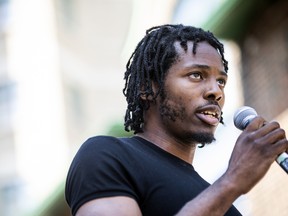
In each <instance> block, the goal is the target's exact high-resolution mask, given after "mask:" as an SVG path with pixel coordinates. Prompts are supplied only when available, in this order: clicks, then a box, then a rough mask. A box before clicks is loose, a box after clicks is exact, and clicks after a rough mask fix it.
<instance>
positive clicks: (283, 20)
mask: <svg viewBox="0 0 288 216" xmlns="http://www.w3.org/2000/svg"><path fill="white" fill-rule="evenodd" d="M241 49H242V67H243V71H242V79H243V90H244V101H245V102H244V103H245V105H248V106H252V107H254V108H255V109H256V110H257V111H258V113H259V114H261V115H262V116H264V117H266V118H267V120H273V119H275V118H277V116H278V115H279V114H281V113H282V117H280V119H277V120H279V121H280V122H281V121H282V120H283V119H284V118H285V121H284V120H283V121H282V122H283V124H284V123H285V122H286V121H287V120H288V118H287V116H288V1H286V0H280V1H274V3H273V4H272V5H271V6H270V7H269V8H267V9H266V10H264V11H262V13H261V14H260V15H259V16H257V18H256V19H255V20H251V25H250V26H249V27H248V31H247V33H246V36H245V39H244V40H243V42H242V44H241ZM285 110H286V112H284V111H285ZM283 113H285V115H284V114H283ZM283 116H284V117H283ZM287 123H288V122H287ZM287 123H286V125H285V124H284V125H285V126H283V124H281V125H282V127H284V129H286V130H287V132H288V126H287V125H288V124H287ZM287 134H288V133H287ZM248 198H249V200H250V201H251V210H252V213H251V215H253V216H260V215H261V216H265V215H267V216H271V215H277V216H284V215H288V203H287V198H288V176H287V174H286V173H285V172H284V171H282V170H281V168H280V167H279V166H278V165H277V164H276V163H274V164H273V165H272V167H271V169H270V170H269V172H268V173H267V175H266V176H265V177H264V179H263V180H261V182H260V183H259V184H258V185H257V186H256V187H255V188H254V189H253V190H252V191H251V192H249V194H248Z"/></svg>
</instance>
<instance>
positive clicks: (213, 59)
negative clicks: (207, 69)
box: [174, 41, 224, 71]
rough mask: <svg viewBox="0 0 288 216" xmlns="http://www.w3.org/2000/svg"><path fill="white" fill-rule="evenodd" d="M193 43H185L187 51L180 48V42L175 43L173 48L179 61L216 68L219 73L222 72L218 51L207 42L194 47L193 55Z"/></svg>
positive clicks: (221, 62) (222, 67) (222, 66)
mask: <svg viewBox="0 0 288 216" xmlns="http://www.w3.org/2000/svg"><path fill="white" fill-rule="evenodd" d="M193 45H194V42H192V41H189V42H187V51H185V50H184V49H183V47H181V45H180V42H178V41H177V42H175V44H174V46H175V49H176V52H177V53H178V56H179V59H178V60H180V61H183V60H184V61H188V60H189V62H193V63H194V64H200V65H207V66H211V67H216V68H218V69H219V70H221V71H224V65H223V61H222V58H221V55H220V54H219V53H218V51H217V50H216V49H215V48H214V47H212V46H211V45H210V44H209V43H207V42H199V43H197V46H196V53H195V54H194V53H193V51H192V49H193Z"/></svg>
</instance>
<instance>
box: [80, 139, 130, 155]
mask: <svg viewBox="0 0 288 216" xmlns="http://www.w3.org/2000/svg"><path fill="white" fill-rule="evenodd" d="M122 148H125V144H124V143H123V142H122V141H121V139H120V138H116V137H112V136H94V137H90V138H89V139H87V140H86V141H85V142H84V143H83V144H82V145H81V146H80V148H79V151H78V153H77V154H79V153H81V152H85V154H89V153H91V154H95V153H97V152H101V151H105V150H111V149H113V150H117V149H118V150H120V149H122Z"/></svg>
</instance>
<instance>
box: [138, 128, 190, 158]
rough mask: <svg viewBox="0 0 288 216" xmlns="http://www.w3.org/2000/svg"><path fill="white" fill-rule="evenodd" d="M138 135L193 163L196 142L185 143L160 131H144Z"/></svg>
mask: <svg viewBox="0 0 288 216" xmlns="http://www.w3.org/2000/svg"><path fill="white" fill-rule="evenodd" d="M137 136H139V137H142V138H143V139H146V140H148V141H149V142H151V143H153V144H154V145H156V146H158V147H160V148H161V149H163V150H165V151H167V152H169V153H170V154H172V155H174V156H176V157H178V158H180V159H181V160H183V161H185V162H187V163H190V164H192V163H193V159H194V154H195V149H196V144H194V143H183V142H181V141H179V140H176V139H173V138H171V137H166V136H163V134H161V133H159V131H157V132H156V133H151V132H147V131H144V132H143V133H138V134H137Z"/></svg>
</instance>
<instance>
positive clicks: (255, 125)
mask: <svg viewBox="0 0 288 216" xmlns="http://www.w3.org/2000/svg"><path fill="white" fill-rule="evenodd" d="M265 124H266V120H265V119H264V118H262V117H261V116H256V117H255V118H254V119H253V120H252V121H251V122H250V123H249V124H248V126H247V127H246V129H245V130H247V131H255V130H258V129H259V128H261V127H263V125H265Z"/></svg>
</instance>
